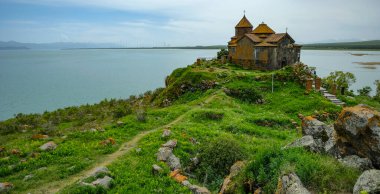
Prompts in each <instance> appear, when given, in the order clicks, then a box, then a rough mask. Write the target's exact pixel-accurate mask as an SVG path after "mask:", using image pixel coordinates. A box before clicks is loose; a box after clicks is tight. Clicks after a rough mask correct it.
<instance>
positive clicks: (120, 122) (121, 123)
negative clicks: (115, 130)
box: [116, 121, 124, 126]
mask: <svg viewBox="0 0 380 194" xmlns="http://www.w3.org/2000/svg"><path fill="white" fill-rule="evenodd" d="M116 124H117V125H119V126H122V125H124V122H123V121H117V122H116Z"/></svg>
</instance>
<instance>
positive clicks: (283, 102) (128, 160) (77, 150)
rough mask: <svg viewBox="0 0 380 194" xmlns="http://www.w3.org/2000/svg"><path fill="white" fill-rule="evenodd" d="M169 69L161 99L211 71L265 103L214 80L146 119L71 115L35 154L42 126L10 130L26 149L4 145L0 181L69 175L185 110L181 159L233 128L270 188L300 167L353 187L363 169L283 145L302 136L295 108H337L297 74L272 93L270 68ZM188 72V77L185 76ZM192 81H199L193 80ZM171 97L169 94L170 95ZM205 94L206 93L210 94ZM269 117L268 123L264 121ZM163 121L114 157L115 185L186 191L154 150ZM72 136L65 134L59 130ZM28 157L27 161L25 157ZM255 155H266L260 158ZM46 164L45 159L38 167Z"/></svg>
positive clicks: (252, 171)
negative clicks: (83, 121)
mask: <svg viewBox="0 0 380 194" xmlns="http://www.w3.org/2000/svg"><path fill="white" fill-rule="evenodd" d="M179 72H180V73H178V71H177V73H176V74H177V75H172V76H171V77H172V78H173V77H175V79H176V80H174V81H173V80H172V81H173V82H172V85H170V86H169V87H168V88H167V89H166V90H164V91H163V92H162V93H160V94H159V95H158V97H157V98H156V99H157V100H162V99H163V98H164V97H167V96H168V95H169V93H168V91H176V90H175V88H173V87H172V86H173V85H174V84H178V83H180V82H182V83H185V82H187V81H189V80H187V79H189V78H191V79H196V77H197V76H196V75H197V74H198V73H201V74H207V76H203V78H205V79H210V80H216V81H218V82H219V83H220V84H221V85H224V84H232V85H233V84H234V83H238V82H239V83H241V82H244V83H246V84H249V85H253V86H254V87H256V88H258V90H259V91H260V93H261V94H262V95H263V97H264V99H265V101H266V102H265V103H264V104H262V105H258V104H249V103H245V102H242V101H241V100H238V99H235V98H232V97H230V96H227V95H226V94H225V93H224V92H223V91H222V90H221V89H220V88H221V87H222V86H220V85H219V86H217V87H216V88H215V89H210V90H208V91H205V92H199V91H198V92H188V93H185V94H182V95H180V96H178V97H173V98H178V99H176V100H175V101H174V103H173V104H172V105H171V106H169V107H167V108H157V107H151V108H148V110H147V113H148V114H147V121H146V122H139V121H137V120H136V116H135V115H134V114H131V115H128V116H125V117H123V118H122V119H121V120H122V121H123V122H124V124H123V125H122V126H118V125H116V124H112V123H111V124H107V125H106V126H105V129H106V131H105V132H95V133H94V132H86V131H82V130H75V127H74V129H73V127H68V126H70V123H62V124H60V126H61V127H60V128H59V129H56V130H58V131H59V133H56V134H57V135H55V136H52V137H51V138H52V139H53V140H54V141H55V142H57V143H58V148H57V149H56V150H55V151H52V152H42V153H40V155H38V156H36V157H32V156H31V155H30V154H31V153H32V152H39V151H38V147H39V146H40V145H42V144H43V143H44V142H46V141H47V140H31V139H30V137H31V135H32V134H36V133H38V132H39V129H32V130H28V131H27V132H25V133H10V134H6V135H3V136H1V141H0V142H1V143H0V145H1V146H4V147H5V148H6V149H7V150H10V149H13V148H17V149H20V150H21V152H22V154H21V155H20V156H17V155H12V154H10V153H9V152H7V153H2V157H1V159H0V182H3V181H9V182H12V183H13V184H14V185H15V186H16V187H15V189H14V192H16V193H17V192H25V191H29V190H31V189H35V188H38V187H40V186H41V185H44V184H46V183H48V182H51V181H55V180H64V179H66V178H67V177H69V176H71V175H75V174H77V173H79V172H81V171H83V170H85V169H88V168H90V167H92V166H93V165H94V164H95V163H96V161H98V160H99V159H100V158H102V157H104V155H105V154H109V153H112V152H115V151H116V150H117V149H118V148H119V146H120V145H121V144H122V143H123V142H126V141H128V140H130V139H131V138H132V137H134V136H135V135H136V134H138V133H139V132H141V131H146V130H150V129H154V128H157V127H159V126H164V125H165V124H167V123H170V122H171V121H173V120H175V119H176V118H177V117H179V116H181V115H182V117H183V119H182V120H180V121H179V122H177V123H176V124H174V125H173V126H172V127H171V129H172V132H173V134H172V136H171V138H175V139H177V140H178V146H177V148H176V149H175V151H174V153H175V154H176V156H178V157H179V158H180V159H181V163H182V165H183V166H187V165H188V164H189V163H190V158H191V157H194V156H195V154H196V153H197V152H198V150H199V145H194V144H192V143H191V142H190V141H189V138H191V137H193V138H195V139H197V140H198V141H199V142H200V143H201V144H202V143H203V142H208V141H209V140H210V139H213V138H218V137H220V136H225V135H227V136H229V137H231V138H233V139H236V140H238V141H239V143H240V144H241V146H243V147H244V148H245V150H246V152H247V160H248V161H251V162H250V163H249V165H248V168H247V170H246V172H245V173H244V177H243V178H244V179H247V180H254V181H255V184H256V185H258V186H260V187H264V189H265V190H267V191H273V189H274V188H275V186H276V181H277V177H278V176H279V175H280V174H281V173H283V172H287V171H290V170H292V171H296V172H297V174H299V175H300V177H301V179H302V181H303V182H304V183H305V185H306V186H307V187H308V188H309V189H312V190H315V191H319V192H323V191H325V190H327V191H330V192H336V191H346V192H350V191H351V190H352V186H353V184H354V182H355V180H356V178H357V176H358V172H357V171H355V170H353V169H349V168H345V167H342V166H341V165H340V164H339V163H338V162H337V161H336V160H335V159H332V158H331V157H329V156H321V155H318V154H312V153H308V152H306V151H303V150H300V149H292V150H288V151H283V150H281V149H279V148H280V147H282V146H284V145H286V144H288V143H289V142H291V141H293V140H294V139H296V138H298V137H300V133H299V131H297V130H296V129H295V128H294V126H292V125H291V119H294V120H296V121H297V122H298V123H300V121H299V120H298V119H297V114H298V113H302V114H304V115H311V114H314V112H315V111H319V112H323V111H327V112H330V113H336V112H338V111H339V110H340V108H339V107H336V106H335V105H333V104H331V103H330V102H328V101H327V100H325V99H324V98H322V97H321V96H320V95H319V94H317V93H311V94H309V95H304V89H303V88H302V87H301V86H299V85H298V84H297V83H294V82H292V81H278V82H277V81H276V82H275V84H274V91H275V92H274V93H271V92H270V91H271V89H270V88H271V83H270V76H268V75H270V74H268V73H265V72H253V71H247V70H242V69H240V68H237V67H235V66H231V65H219V64H204V65H203V66H200V67H195V66H193V67H188V68H185V69H184V70H181V71H179ZM181 79H185V80H181ZM192 82H197V83H198V82H199V80H193V81H192ZM178 85H180V84H178ZM171 97H172V96H171ZM206 99H209V100H207V101H206ZM215 112H216V113H220V112H221V113H223V114H224V116H223V119H221V120H212V119H209V118H207V117H204V116H203V115H206V114H205V113H215ZM262 123H269V124H262ZM162 130H163V129H160V130H159V131H157V132H153V133H151V134H148V135H146V136H145V137H144V138H143V139H142V140H141V142H140V143H139V144H138V147H139V148H141V150H142V151H141V152H136V150H132V151H131V152H128V153H127V154H126V155H124V156H122V157H121V158H119V159H117V160H116V161H115V162H114V163H112V164H111V165H110V166H109V168H110V170H111V172H112V177H113V178H114V179H115V180H114V186H113V187H112V188H111V190H110V191H109V192H110V193H125V192H133V193H153V192H155V193H157V192H158V193H189V190H187V189H186V188H184V187H182V186H181V185H180V184H178V183H176V182H175V181H173V180H171V179H170V178H169V177H168V176H167V174H168V172H169V169H168V168H167V167H166V166H165V165H164V164H163V163H158V162H157V161H156V156H155V153H156V152H157V150H158V148H159V147H160V145H161V144H163V143H165V142H166V141H167V140H168V139H163V138H161V133H162ZM63 136H67V137H66V138H62V137H63ZM109 137H112V138H114V139H115V140H116V144H115V145H110V146H102V145H100V144H99V142H100V141H102V140H104V139H106V138H109ZM23 159H26V161H22V160H23ZM255 161H263V162H264V163H258V162H255ZM152 164H159V165H160V166H162V167H164V169H165V173H164V174H161V175H159V176H153V175H152V174H151V166H152ZM41 167H47V168H46V169H45V170H41ZM28 174H34V177H33V178H32V179H30V180H28V181H23V178H24V177H25V176H26V175H28ZM203 178H204V177H195V178H192V179H191V182H193V183H197V182H203ZM221 182H222V179H221V178H217V179H214V180H209V182H208V184H207V185H206V186H207V187H208V188H209V189H210V190H212V191H214V192H216V191H217V190H218V188H219V185H220V183H221ZM62 192H63V193H83V192H95V190H88V188H82V187H78V186H77V185H76V184H74V185H71V186H69V187H67V188H66V189H64V190H63V191H62Z"/></svg>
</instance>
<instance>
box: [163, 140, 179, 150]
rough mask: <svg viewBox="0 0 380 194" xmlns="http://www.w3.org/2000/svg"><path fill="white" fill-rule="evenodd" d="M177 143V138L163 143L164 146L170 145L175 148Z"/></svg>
mask: <svg viewBox="0 0 380 194" xmlns="http://www.w3.org/2000/svg"><path fill="white" fill-rule="evenodd" d="M176 145H177V140H169V141H168V142H166V143H165V144H162V147H169V148H172V149H173V148H175V146H176Z"/></svg>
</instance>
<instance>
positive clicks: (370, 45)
mask: <svg viewBox="0 0 380 194" xmlns="http://www.w3.org/2000/svg"><path fill="white" fill-rule="evenodd" d="M302 49H313V50H319V49H337V50H345V49H347V50H349V49H358V50H363V49H364V50H380V40H371V41H361V42H339V43H316V44H304V45H303V46H302Z"/></svg>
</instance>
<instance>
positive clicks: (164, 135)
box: [161, 129, 172, 138]
mask: <svg viewBox="0 0 380 194" xmlns="http://www.w3.org/2000/svg"><path fill="white" fill-rule="evenodd" d="M171 133H172V131H170V129H165V130H164V132H162V136H161V137H163V138H165V137H169V136H170V134H171Z"/></svg>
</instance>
